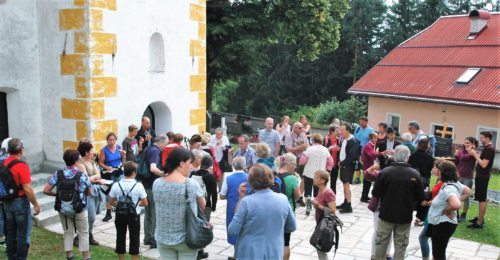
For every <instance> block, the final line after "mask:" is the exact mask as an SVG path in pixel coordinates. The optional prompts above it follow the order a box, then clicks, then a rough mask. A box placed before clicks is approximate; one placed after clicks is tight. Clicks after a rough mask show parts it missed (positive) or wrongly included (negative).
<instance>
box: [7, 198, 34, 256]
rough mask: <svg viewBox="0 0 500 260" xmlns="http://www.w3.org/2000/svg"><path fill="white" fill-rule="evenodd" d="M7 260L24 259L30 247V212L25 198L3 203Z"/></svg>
mask: <svg viewBox="0 0 500 260" xmlns="http://www.w3.org/2000/svg"><path fill="white" fill-rule="evenodd" d="M3 210H4V214H5V235H6V241H7V257H8V259H9V260H20V259H26V257H27V256H28V250H29V247H30V239H29V237H30V234H31V210H30V203H29V201H28V199H27V198H26V197H22V198H16V199H14V200H12V201H4V202H3Z"/></svg>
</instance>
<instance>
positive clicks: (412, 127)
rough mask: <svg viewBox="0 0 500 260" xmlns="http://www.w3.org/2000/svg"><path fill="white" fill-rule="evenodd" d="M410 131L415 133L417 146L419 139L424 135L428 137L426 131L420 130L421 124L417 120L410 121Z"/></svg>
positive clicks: (414, 139) (414, 138) (414, 137)
mask: <svg viewBox="0 0 500 260" xmlns="http://www.w3.org/2000/svg"><path fill="white" fill-rule="evenodd" d="M408 131H410V133H411V134H412V135H413V140H412V142H413V144H414V145H415V146H416V145H417V144H418V140H420V138H422V137H427V135H426V134H425V133H424V131H422V130H420V125H419V124H418V122H417V121H410V122H408Z"/></svg>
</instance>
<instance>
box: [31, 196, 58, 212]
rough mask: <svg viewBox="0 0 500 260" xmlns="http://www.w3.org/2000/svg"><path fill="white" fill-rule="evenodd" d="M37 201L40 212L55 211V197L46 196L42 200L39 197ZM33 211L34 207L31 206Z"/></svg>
mask: <svg viewBox="0 0 500 260" xmlns="http://www.w3.org/2000/svg"><path fill="white" fill-rule="evenodd" d="M37 200H38V205H39V206H40V210H41V211H42V212H44V211H49V210H54V202H55V200H56V198H55V197H50V196H44V197H42V198H38V197H37ZM31 209H32V210H33V205H31Z"/></svg>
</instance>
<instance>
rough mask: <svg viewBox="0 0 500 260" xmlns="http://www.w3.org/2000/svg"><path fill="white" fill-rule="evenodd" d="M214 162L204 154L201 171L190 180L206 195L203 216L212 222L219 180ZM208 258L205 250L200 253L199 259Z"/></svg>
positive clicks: (194, 173) (192, 175)
mask: <svg viewBox="0 0 500 260" xmlns="http://www.w3.org/2000/svg"><path fill="white" fill-rule="evenodd" d="M212 166H213V160H212V156H211V155H210V154H208V153H204V154H203V155H202V157H201V163H200V169H199V170H198V171H196V172H193V173H192V174H191V176H190V178H192V179H195V180H196V181H198V184H200V187H201V190H202V191H203V193H205V201H206V203H207V204H206V205H205V209H204V210H203V214H204V215H205V218H206V219H207V221H210V215H211V213H212V211H215V209H216V208H217V179H215V175H214V174H213V173H212V171H213V167H212ZM205 258H208V253H207V252H205V251H204V250H203V249H200V250H199V251H198V258H197V259H205Z"/></svg>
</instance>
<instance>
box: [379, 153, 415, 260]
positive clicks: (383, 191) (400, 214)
mask: <svg viewBox="0 0 500 260" xmlns="http://www.w3.org/2000/svg"><path fill="white" fill-rule="evenodd" d="M409 158H410V150H409V149H408V147H406V146H403V145H400V146H398V147H396V149H395V150H394V162H393V163H392V164H391V165H390V166H388V167H386V168H385V169H383V170H382V171H381V172H380V174H379V175H378V176H377V180H376V181H375V188H374V189H373V191H372V195H373V196H374V197H377V198H379V199H380V201H381V203H380V212H379V221H378V225H377V231H376V233H377V234H376V237H375V247H376V249H375V259H385V257H386V252H387V247H388V245H389V242H390V238H391V235H392V234H393V233H394V248H395V249H394V259H404V257H405V253H406V247H407V246H408V242H409V236H410V226H411V220H412V213H413V210H414V205H415V202H418V203H420V202H422V201H423V200H424V189H423V186H422V183H421V182H420V174H419V173H418V171H417V170H415V169H413V168H411V166H410V165H409V164H408V159H409Z"/></svg>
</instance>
